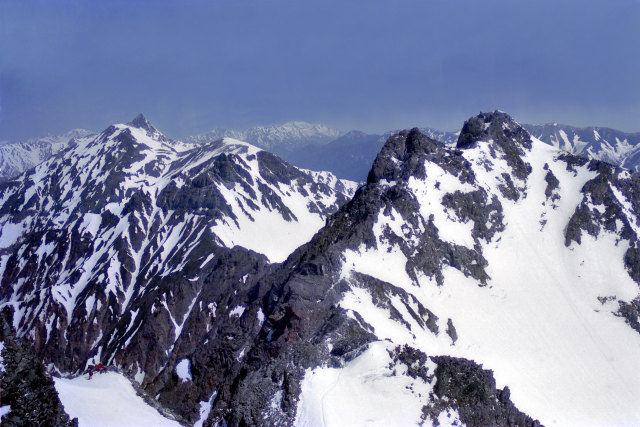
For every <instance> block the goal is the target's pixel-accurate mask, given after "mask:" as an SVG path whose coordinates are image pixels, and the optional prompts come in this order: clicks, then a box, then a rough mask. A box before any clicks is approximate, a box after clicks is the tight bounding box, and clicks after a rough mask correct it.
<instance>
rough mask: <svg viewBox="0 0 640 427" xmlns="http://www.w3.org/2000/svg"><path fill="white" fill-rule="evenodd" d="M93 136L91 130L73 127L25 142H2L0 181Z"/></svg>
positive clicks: (0, 148)
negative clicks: (63, 132)
mask: <svg viewBox="0 0 640 427" xmlns="http://www.w3.org/2000/svg"><path fill="white" fill-rule="evenodd" d="M93 137H95V134H94V133H93V132H91V131H89V130H86V129H72V130H70V131H69V132H67V133H65V134H62V135H56V136H46V137H43V138H37V139H31V140H29V141H25V142H15V143H2V144H0V182H2V181H6V180H8V179H11V178H13V177H16V176H18V175H20V174H21V173H22V172H24V171H26V170H27V169H31V168H32V167H34V166H35V165H37V164H39V163H42V162H44V161H45V160H47V159H49V158H50V157H51V156H53V155H54V154H56V153H58V152H60V151H61V150H63V149H65V148H67V147H69V146H71V145H74V144H76V143H79V142H80V141H82V140H86V139H91V138H93Z"/></svg>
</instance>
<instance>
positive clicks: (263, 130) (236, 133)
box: [185, 121, 344, 154]
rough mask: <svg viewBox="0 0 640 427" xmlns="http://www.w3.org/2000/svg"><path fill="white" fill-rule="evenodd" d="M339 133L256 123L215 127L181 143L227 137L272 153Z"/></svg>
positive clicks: (313, 127) (313, 126) (293, 124)
mask: <svg viewBox="0 0 640 427" xmlns="http://www.w3.org/2000/svg"><path fill="white" fill-rule="evenodd" d="M343 133H344V132H341V131H339V130H336V129H332V128H330V127H328V126H325V125H318V124H312V123H307V122H300V121H297V122H296V121H293V122H287V123H284V124H282V125H277V126H256V127H252V128H249V129H243V130H236V129H224V128H218V129H214V130H212V131H210V132H207V133H204V134H200V135H195V136H190V137H188V138H185V142H187V143H195V144H201V143H206V142H211V141H215V140H217V139H221V138H225V137H227V138H234V139H238V140H240V141H246V142H249V143H251V144H253V145H255V146H257V147H260V148H262V149H265V150H267V151H271V152H273V153H275V154H281V153H282V152H286V151H288V150H296V149H298V147H306V146H309V145H321V144H326V143H328V142H330V141H333V140H334V139H336V138H338V137H339V136H341V135H342V134H343Z"/></svg>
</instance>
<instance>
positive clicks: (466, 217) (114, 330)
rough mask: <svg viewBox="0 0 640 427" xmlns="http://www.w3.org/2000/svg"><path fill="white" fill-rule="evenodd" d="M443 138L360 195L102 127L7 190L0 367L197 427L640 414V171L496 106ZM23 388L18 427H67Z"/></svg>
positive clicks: (569, 420)
mask: <svg viewBox="0 0 640 427" xmlns="http://www.w3.org/2000/svg"><path fill="white" fill-rule="evenodd" d="M532 132H535V129H533V130H532ZM558 132H559V131H558ZM563 132H564V133H565V134H566V135H567V139H568V140H569V141H577V140H576V139H575V138H573V137H572V138H571V139H570V138H569V134H568V133H566V132H567V130H566V129H565V130H564V131H563ZM558 134H559V135H562V134H561V133H558ZM592 135H594V138H595V133H592ZM598 135H599V137H600V140H599V141H607V142H608V143H611V141H613V140H611V139H608V138H609V137H608V136H606V135H605V133H604V132H602V133H600V132H599V131H598ZM433 136H435V135H433ZM344 138H346V140H345V141H346V142H345V143H344V144H340V145H341V146H344V145H347V144H351V143H353V144H355V145H357V144H363V145H367V144H368V143H367V142H366V140H367V138H368V136H366V135H364V134H359V133H350V134H347V135H345V137H344ZM451 138H452V139H451V140H448V141H446V143H443V142H441V141H437V140H436V139H434V138H433V137H432V136H430V135H429V134H428V133H427V132H423V131H421V130H420V129H418V128H415V129H412V130H403V131H399V132H396V133H393V134H392V135H390V136H388V137H387V138H386V139H385V142H384V144H383V145H382V146H381V148H380V150H379V152H378V153H377V154H376V156H375V159H374V160H373V162H372V163H371V165H370V167H369V170H368V173H367V175H366V178H365V179H363V180H362V181H363V182H362V184H361V185H360V186H358V184H356V182H354V181H348V180H341V179H339V178H337V177H336V176H335V175H334V174H332V173H329V172H312V171H309V170H306V169H299V168H297V167H295V166H292V165H291V164H290V163H287V162H285V161H283V160H282V159H280V158H279V157H277V156H276V155H274V154H271V153H269V152H268V151H264V150H262V149H260V148H258V147H256V146H254V145H251V144H249V143H247V142H242V141H238V140H235V139H232V138H228V137H225V138H222V139H218V140H214V141H211V142H207V143H205V142H202V143H198V144H193V142H191V143H190V144H193V145H189V144H185V143H181V142H179V141H173V140H171V139H169V138H167V137H165V136H164V135H162V134H161V133H160V132H159V131H158V130H157V129H156V128H155V127H154V126H153V125H151V123H149V122H148V121H147V120H146V119H145V118H144V117H143V116H138V117H136V118H135V119H134V120H133V121H132V122H130V123H128V124H117V125H113V126H109V127H108V128H107V129H105V130H104V131H103V132H101V133H100V134H98V135H96V136H95V137H94V138H88V139H84V140H81V141H79V142H78V143H77V144H75V145H73V146H72V147H69V148H68V149H66V150H63V151H61V152H59V153H58V154H56V155H54V156H52V157H51V158H49V159H48V160H47V161H45V162H44V163H41V164H40V165H38V166H37V167H35V168H33V169H30V170H29V171H27V172H25V173H23V174H22V175H21V176H19V177H18V178H17V179H14V180H11V181H7V182H5V183H3V184H0V231H1V236H0V278H1V282H0V308H1V309H2V310H3V315H2V319H6V320H4V324H3V329H2V330H3V331H6V332H3V337H5V338H3V340H4V341H6V342H9V343H11V346H7V347H6V348H9V347H11V352H13V353H10V354H9V353H7V351H9V350H6V351H5V350H3V352H2V356H3V357H4V358H5V360H8V359H7V358H9V359H10V360H12V361H13V360H16V356H15V354H16V352H18V351H21V352H24V353H25V354H27V353H29V352H32V353H33V354H35V355H37V357H38V358H39V360H41V361H42V364H43V365H42V367H40V368H38V369H40V370H39V371H38V370H37V369H35V368H34V369H35V370H36V371H37V372H38V374H37V377H38V378H39V377H43V376H44V377H46V376H47V373H46V371H45V369H44V366H47V367H48V368H47V371H48V372H50V373H52V374H53V375H56V376H59V377H73V376H76V375H80V374H82V373H83V372H85V371H86V369H87V367H88V366H90V365H93V364H96V363H99V362H100V363H103V364H105V365H108V366H109V367H110V368H112V369H114V370H117V371H119V372H122V373H124V374H125V375H127V376H128V377H129V378H130V379H131V380H132V381H133V383H134V384H135V385H136V387H138V388H139V390H140V393H141V394H143V395H144V396H145V398H146V399H147V401H148V402H150V403H151V404H153V405H155V406H157V407H158V408H159V409H160V410H161V411H162V412H163V414H164V415H166V416H168V417H170V418H172V419H174V420H176V421H178V422H180V423H183V424H187V425H194V424H196V423H199V424H198V425H300V426H306V425H345V424H349V425H362V424H367V423H377V424H384V425H389V424H396V425H413V424H421V423H422V424H427V425H471V426H474V425H479V426H480V425H520V426H524V425H531V426H537V425H541V424H544V425H552V424H558V425H568V424H573V425H578V424H579V425H603V424H609V425H610V424H634V423H636V422H638V420H640V409H639V408H640V397H639V396H640V395H638V393H637V389H638V387H639V386H640V359H639V358H638V357H637V355H638V354H640V289H639V288H638V286H639V285H640V239H639V233H640V216H639V213H640V175H638V174H637V173H635V172H633V171H630V170H628V169H625V168H623V167H620V166H617V165H613V164H611V163H608V162H605V161H601V160H596V159H589V158H587V157H584V156H580V155H576V154H572V153H570V152H567V151H563V150H560V149H558V148H557V147H554V146H553V145H552V144H549V143H545V142H543V141H541V140H540V139H539V138H537V137H535V134H532V133H530V132H529V131H527V128H526V127H523V126H521V125H520V124H518V123H517V122H515V121H514V120H513V119H512V118H511V117H510V116H508V115H507V114H506V113H503V112H499V111H494V112H491V113H481V114H480V115H478V116H475V117H472V118H470V119H469V120H467V121H466V122H465V123H464V124H463V126H462V128H461V131H460V132H459V134H458V135H457V138H456V139H455V142H453V137H451ZM581 138H586V137H585V136H582V137H579V138H578V139H579V140H580V141H583V140H584V139H581ZM614 138H615V137H614ZM618 138H619V137H618ZM441 139H442V137H441ZM349 141H352V142H349ZM353 141H355V142H353ZM556 141H558V143H557V144H556V145H558V144H559V142H560V141H565V139H564V138H562V137H561V139H560V140H557V139H556ZM620 141H623V140H620ZM630 141H632V140H631V139H629V138H627V142H628V143H629V144H631V142H630ZM328 145H330V144H326V145H325V146H328ZM579 145H580V144H576V143H574V145H573V147H574V148H573V150H577V148H575V147H576V146H579ZM602 146H603V147H604V146H605V145H604V142H602ZM560 148H565V147H564V146H563V147H560ZM581 148H584V147H581ZM586 152H588V153H589V155H591V154H592V153H596V154H597V153H600V154H598V155H602V153H604V151H600V152H598V151H597V150H596V149H595V147H592V150H591V151H588V150H587V151H586ZM594 155H595V154H594ZM0 320H1V319H0ZM14 336H15V337H18V338H20V339H23V340H24V343H22V344H20V345H21V346H22V347H25V346H29V345H31V346H32V349H31V350H29V349H26V350H19V349H18V347H20V346H18V345H14V344H13V342H14V341H15V338H14ZM7 337H8V338H7ZM22 347H20V348H22ZM12 363H14V362H12ZM34 363H35V362H34ZM14 365H15V363H14ZM14 365H11V367H13V366H14ZM9 368H10V366H9V365H8V364H7V369H9ZM25 369H26V368H25ZM34 375H35V374H34ZM3 378H7V379H9V380H11V383H10V384H9V387H11V386H13V385H14V383H17V382H19V381H20V378H19V376H15V375H14V376H11V375H8V374H6V373H5V374H3ZM3 386H4V380H3ZM13 389H15V390H18V391H16V392H15V395H12V396H9V397H8V398H7V397H5V396H3V400H2V402H3V404H7V403H6V402H7V399H9V402H8V404H11V412H9V414H8V415H5V416H4V418H3V422H6V423H8V425H11V423H14V424H16V425H19V424H20V423H21V421H22V423H24V420H25V419H27V417H35V416H36V415H34V414H37V415H39V416H41V417H44V418H46V419H50V420H53V419H56V420H62V421H60V423H66V422H67V421H68V420H67V419H65V418H64V416H63V415H61V411H60V405H58V406H55V405H54V404H53V403H52V404H51V405H50V406H46V405H44V403H43V402H40V404H38V403H36V404H34V407H33V408H29V410H30V412H29V413H23V412H21V411H22V410H21V409H17V408H18V407H19V406H15V405H14V404H13V402H19V401H21V400H20V399H23V400H22V401H24V399H26V398H23V396H24V395H27V394H28V393H34V391H32V390H31V389H29V387H28V385H24V386H21V387H17V386H16V387H14V388H13ZM11 399H14V400H13V401H12V400H11ZM31 401H34V399H32V400H31ZM35 401H36V402H38V401H37V400H35ZM38 405H39V406H38ZM25 412H26V411H25ZM71 415H72V416H73V414H71ZM12 417H13V418H12ZM47 417H49V418H47ZM69 422H72V421H69Z"/></svg>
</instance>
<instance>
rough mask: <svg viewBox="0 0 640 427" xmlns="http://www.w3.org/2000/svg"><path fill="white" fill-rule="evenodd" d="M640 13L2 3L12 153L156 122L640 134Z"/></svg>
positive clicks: (188, 127)
mask: <svg viewBox="0 0 640 427" xmlns="http://www.w3.org/2000/svg"><path fill="white" fill-rule="evenodd" d="M638 16H640V1H637V0H607V1H605V0H595V1H590V2H588V3H586V2H580V1H573V0H572V1H554V2H552V1H548V0H541V1H538V2H520V1H512V0H500V1H498V0H494V1H486V2H475V1H472V0H461V1H457V2H445V1H424V0H422V1H420V0H406V1H399V2H394V3H393V4H390V3H387V2H382V1H379V0H375V1H367V2H364V1H350V2H336V1H333V0H331V1H322V2H319V1H306V2H293V1H284V0H274V1H270V2H260V1H255V0H252V1H248V0H247V1H245V0H240V1H236V2H226V1H220V2H204V1H192V2H188V3H187V2H180V3H177V2H171V1H165V0H160V1H149V0H135V1H123V0H114V1H110V2H91V1H84V0H73V1H71V0H69V1H56V2H46V1H31V0H28V1H21V2H18V1H13V0H2V1H0V140H9V141H18V140H26V139H29V138H34V137H39V136H43V135H46V134H60V133H63V132H66V131H67V130H69V129H72V128H86V129H91V130H94V131H100V130H102V129H104V128H105V127H106V126H108V125H109V124H111V123H117V122H126V121H129V120H131V118H133V117H134V116H135V115H136V114H138V113H139V112H142V113H144V114H145V116H146V117H148V118H149V120H150V121H152V122H153V123H154V124H155V125H156V126H157V127H158V128H159V129H160V130H161V131H163V132H164V133H166V134H167V135H168V136H171V137H174V138H184V137H186V136H189V135H195V134H200V133H205V132H207V131H210V130H212V129H215V128H234V129H241V128H248V127H252V126H257V125H264V126H266V125H273V124H281V123H284V122H288V121H305V122H309V123H318V124H324V125H327V126H330V127H332V128H336V129H340V130H342V131H349V130H354V129H355V130H360V131H364V132H369V133H382V132H385V131H389V130H394V129H402V128H411V127H416V126H417V127H432V128H435V129H439V130H443V131H455V130H458V129H459V128H460V127H461V126H462V123H463V122H464V120H466V119H467V118H469V117H471V116H473V115H475V114H478V112H480V111H490V110H494V109H500V110H503V111H506V112H507V113H509V114H511V115H512V116H513V117H514V118H515V119H516V120H517V121H519V122H522V123H530V124H543V123H553V122H557V123H563V124H568V125H572V126H578V127H583V126H599V127H609V128H614V129H618V130H622V131H626V132H638V131H640V81H639V80H638V79H637V77H636V70H637V69H638V68H639V66H640V57H639V56H638V55H637V46H638V45H639V44H640V29H638V25H637V23H636V18H637V17H638Z"/></svg>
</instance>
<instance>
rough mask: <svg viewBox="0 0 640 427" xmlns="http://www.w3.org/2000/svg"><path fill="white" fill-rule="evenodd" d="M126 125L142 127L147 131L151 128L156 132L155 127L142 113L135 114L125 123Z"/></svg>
mask: <svg viewBox="0 0 640 427" xmlns="http://www.w3.org/2000/svg"><path fill="white" fill-rule="evenodd" d="M127 125H129V126H133V127H136V128H138V129H144V130H147V131H149V130H153V131H156V132H157V129H156V128H155V127H154V126H153V125H152V124H151V122H150V121H149V120H147V118H146V117H145V116H144V114H142V113H140V114H138V115H137V116H135V117H134V118H133V120H131V121H130V122H129V123H127Z"/></svg>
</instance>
